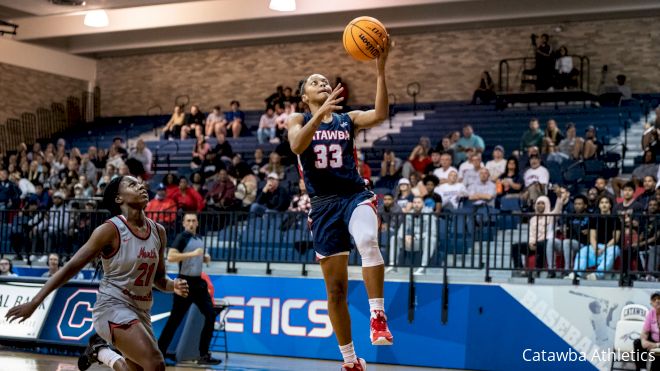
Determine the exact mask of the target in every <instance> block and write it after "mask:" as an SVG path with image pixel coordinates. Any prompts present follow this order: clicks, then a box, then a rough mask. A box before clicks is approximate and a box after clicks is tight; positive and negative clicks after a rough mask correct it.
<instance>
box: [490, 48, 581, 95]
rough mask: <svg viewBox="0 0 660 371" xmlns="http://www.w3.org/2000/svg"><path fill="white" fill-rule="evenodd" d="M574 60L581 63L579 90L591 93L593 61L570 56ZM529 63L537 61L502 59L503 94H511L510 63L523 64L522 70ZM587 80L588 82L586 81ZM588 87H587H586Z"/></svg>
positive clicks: (517, 58) (518, 58)
mask: <svg viewBox="0 0 660 371" xmlns="http://www.w3.org/2000/svg"><path fill="white" fill-rule="evenodd" d="M568 56H569V57H572V58H577V59H578V61H579V63H580V70H579V73H580V74H579V81H578V88H579V89H580V90H581V91H584V92H587V93H590V92H591V73H590V71H591V60H590V59H589V57H588V56H585V55H568ZM528 61H535V57H530V56H528V57H516V58H504V59H501V60H500V62H499V64H498V73H499V76H498V85H499V86H498V89H499V91H500V92H502V93H508V92H509V75H510V73H509V70H510V62H522V70H525V69H526V66H527V62H528ZM521 78H522V76H521ZM585 78H586V81H585ZM585 85H586V86H585Z"/></svg>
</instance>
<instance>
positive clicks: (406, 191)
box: [394, 178, 415, 212]
mask: <svg viewBox="0 0 660 371" xmlns="http://www.w3.org/2000/svg"><path fill="white" fill-rule="evenodd" d="M414 197H415V195H413V192H412V186H411V185H410V180H408V179H407V178H401V179H399V182H398V183H397V187H396V192H394V198H395V199H396V202H397V203H398V204H399V206H401V209H402V210H403V211H404V212H408V211H409V210H410V207H411V206H412V205H411V204H410V203H411V202H412V200H413V198H414Z"/></svg>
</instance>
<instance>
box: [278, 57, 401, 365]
mask: <svg viewBox="0 0 660 371" xmlns="http://www.w3.org/2000/svg"><path fill="white" fill-rule="evenodd" d="M388 52H389V45H387V46H386V47H385V49H384V50H383V52H382V53H381V54H380V57H379V58H378V63H377V66H378V80H377V84H376V104H375V108H374V109H373V110H369V111H351V112H348V113H343V114H339V113H337V112H338V111H340V110H341V109H342V107H341V105H340V103H341V101H342V98H341V97H339V98H338V96H339V95H340V94H341V92H342V87H341V84H338V85H337V86H335V88H334V90H333V89H332V88H331V87H330V83H329V82H328V79H327V78H325V77H324V76H322V75H319V74H313V75H311V76H309V77H307V78H306V79H305V80H303V81H302V82H301V85H300V92H301V98H302V101H303V102H304V103H307V105H309V108H310V111H311V113H306V114H293V115H291V116H289V119H288V123H287V125H288V129H289V142H290V143H291V150H292V151H293V153H295V154H297V155H298V162H299V165H300V168H301V174H302V176H303V179H304V181H305V186H306V187H307V192H308V193H309V195H310V197H312V200H311V201H312V209H311V211H310V213H309V219H310V223H311V229H312V236H313V240H314V250H315V251H316V257H317V259H318V260H319V261H320V264H321V270H322V271H323V277H324V279H325V285H326V291H327V295H328V314H329V315H330V321H331V322H332V327H333V328H334V330H335V335H336V337H337V341H338V342H339V349H340V351H341V353H342V356H343V358H344V364H343V370H358V371H364V370H366V363H365V362H364V359H362V358H358V357H357V356H356V355H355V349H354V347H353V341H352V336H351V319H350V316H349V313H348V303H347V301H346V295H347V291H348V255H349V252H350V250H351V248H352V244H351V237H352V238H353V240H354V241H355V245H356V246H357V249H358V251H359V253H360V256H361V258H362V276H363V278H364V283H365V286H366V288H367V294H368V296H369V307H370V312H371V321H370V322H371V343H372V344H373V345H391V344H392V342H393V338H392V334H391V333H390V331H389V329H388V327H387V317H386V316H385V311H384V300H383V281H384V262H383V257H382V256H381V253H380V249H379V248H378V216H377V215H376V210H375V208H374V204H373V202H374V201H375V195H374V194H373V193H372V192H371V191H368V190H367V188H366V183H365V180H364V179H362V177H360V175H359V174H358V171H357V159H356V156H355V153H356V152H355V142H354V138H355V136H356V134H357V132H358V131H359V130H363V129H368V128H371V127H374V126H377V125H378V124H380V123H381V122H383V120H385V118H387V115H388V109H389V108H388V102H387V87H386V85H385V62H386V61H387V54H388Z"/></svg>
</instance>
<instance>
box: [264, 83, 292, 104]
mask: <svg viewBox="0 0 660 371" xmlns="http://www.w3.org/2000/svg"><path fill="white" fill-rule="evenodd" d="M289 89H291V88H289ZM264 103H266V107H275V105H277V104H280V105H281V104H284V87H283V86H282V85H278V86H277V88H275V92H274V93H273V94H271V95H269V96H268V98H266V99H264Z"/></svg>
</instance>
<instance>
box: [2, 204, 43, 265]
mask: <svg viewBox="0 0 660 371" xmlns="http://www.w3.org/2000/svg"><path fill="white" fill-rule="evenodd" d="M38 207H39V203H38V201H37V200H36V198H30V199H29V200H28V201H27V202H26V204H25V206H24V207H23V210H21V211H20V212H19V213H18V215H16V216H14V218H13V220H12V223H11V227H10V228H9V231H10V233H9V244H10V245H11V247H12V248H13V249H14V252H15V256H14V260H24V259H25V260H26V261H27V260H28V257H29V256H30V253H31V252H36V250H37V247H38V246H39V243H40V242H41V241H39V238H37V236H35V235H34V227H35V226H36V225H37V224H39V222H41V219H42V218H44V215H43V214H42V213H41V212H39V211H38ZM23 254H25V256H23Z"/></svg>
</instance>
